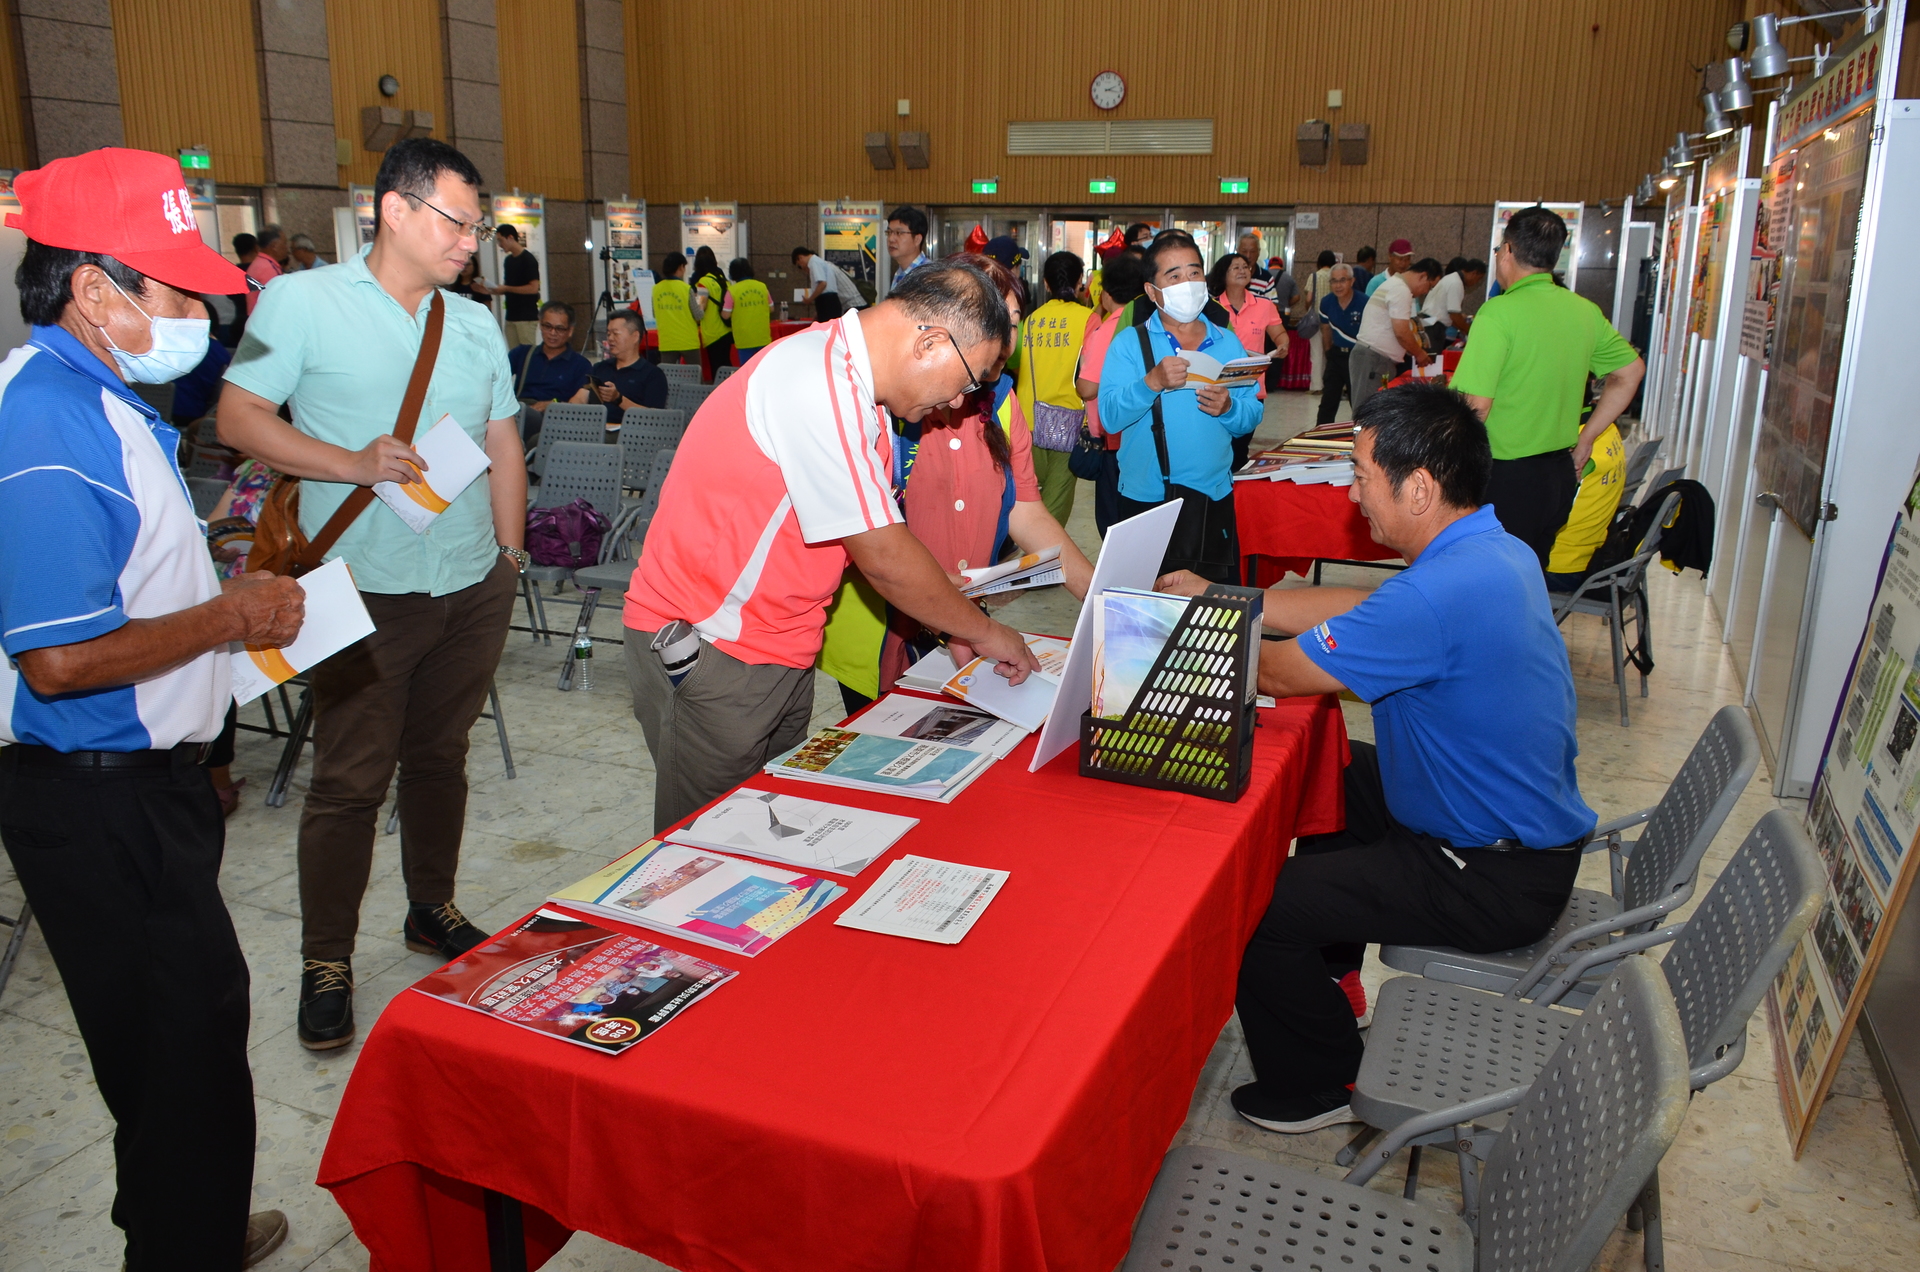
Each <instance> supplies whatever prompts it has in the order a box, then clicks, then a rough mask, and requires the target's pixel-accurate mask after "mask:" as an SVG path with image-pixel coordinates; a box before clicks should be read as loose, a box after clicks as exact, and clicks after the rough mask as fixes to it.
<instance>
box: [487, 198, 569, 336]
mask: <svg viewBox="0 0 1920 1272" xmlns="http://www.w3.org/2000/svg"><path fill="white" fill-rule="evenodd" d="M490 204H491V207H490V211H489V213H488V216H489V219H490V220H492V222H493V223H494V225H496V226H501V225H511V226H512V227H513V228H514V229H516V230H518V231H519V232H520V241H521V242H522V243H525V244H526V245H527V250H528V251H529V252H532V253H533V259H534V260H536V261H538V262H539V263H540V298H541V299H542V300H545V299H546V298H547V297H549V296H551V295H553V292H552V291H551V290H550V289H551V288H552V286H553V282H552V279H553V276H552V275H551V274H549V273H548V272H547V199H546V196H545V195H542V194H521V193H519V192H517V191H516V192H514V193H513V194H496V195H494V196H493V197H492V199H491V200H490ZM491 247H492V249H493V267H492V269H491V270H490V271H489V270H486V269H482V271H481V276H482V277H484V278H486V280H487V281H488V282H490V283H493V284H496V285H498V284H500V283H501V282H503V281H505V280H504V279H503V277H502V275H501V269H502V268H503V266H502V262H504V261H505V260H506V259H507V251H506V249H505V248H503V247H501V246H500V239H499V236H498V235H495V236H494V238H493V241H492V243H491ZM505 300H506V298H505V297H501V301H502V302H503V303H502V304H501V305H500V306H499V308H498V311H497V312H498V314H499V318H500V321H501V322H502V323H505V322H506V320H507V319H506V313H507V307H506V305H505V303H504V302H505Z"/></svg>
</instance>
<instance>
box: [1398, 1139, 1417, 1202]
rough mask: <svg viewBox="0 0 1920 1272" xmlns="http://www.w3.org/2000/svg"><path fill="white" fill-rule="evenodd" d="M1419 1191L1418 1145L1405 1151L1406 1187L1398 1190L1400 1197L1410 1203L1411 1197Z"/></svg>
mask: <svg viewBox="0 0 1920 1272" xmlns="http://www.w3.org/2000/svg"><path fill="white" fill-rule="evenodd" d="M1419 1191H1420V1146H1419V1145H1418V1144H1415V1145H1414V1146H1413V1147H1412V1148H1409V1149H1408V1150H1407V1185H1406V1187H1404V1188H1402V1189H1401V1190H1400V1195H1401V1196H1402V1197H1405V1198H1406V1199H1407V1200H1408V1201H1412V1200H1413V1195H1414V1194H1415V1193H1417V1192H1419Z"/></svg>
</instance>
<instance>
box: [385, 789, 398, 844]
mask: <svg viewBox="0 0 1920 1272" xmlns="http://www.w3.org/2000/svg"><path fill="white" fill-rule="evenodd" d="M399 830H400V796H399V795H398V794H395V795H394V797H393V811H392V812H390V813H388V814H387V833H388V834H389V835H392V834H396V833H398V832H399Z"/></svg>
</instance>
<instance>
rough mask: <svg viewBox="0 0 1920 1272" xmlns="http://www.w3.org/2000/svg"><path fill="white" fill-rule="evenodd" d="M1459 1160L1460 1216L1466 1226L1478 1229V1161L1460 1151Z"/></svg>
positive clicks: (1469, 1154)
mask: <svg viewBox="0 0 1920 1272" xmlns="http://www.w3.org/2000/svg"><path fill="white" fill-rule="evenodd" d="M1458 1156H1459V1158H1460V1216H1461V1218H1463V1219H1465V1220H1466V1221H1467V1226H1469V1227H1478V1226H1479V1223H1480V1160H1479V1159H1478V1158H1477V1157H1474V1156H1473V1155H1472V1154H1471V1153H1468V1152H1466V1151H1464V1150H1463V1151H1461V1152H1459V1153H1458Z"/></svg>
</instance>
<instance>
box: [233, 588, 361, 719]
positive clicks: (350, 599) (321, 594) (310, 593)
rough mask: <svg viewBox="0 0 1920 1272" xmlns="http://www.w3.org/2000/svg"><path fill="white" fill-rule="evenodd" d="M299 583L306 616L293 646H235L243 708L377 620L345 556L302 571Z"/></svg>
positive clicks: (236, 691) (236, 696)
mask: <svg viewBox="0 0 1920 1272" xmlns="http://www.w3.org/2000/svg"><path fill="white" fill-rule="evenodd" d="M298 582H299V584H300V590H301V591H303V592H305V593H306V594H307V595H306V609H307V617H306V621H305V622H304V623H302V624H301V625H300V633H299V635H297V636H295V637H294V638H293V643H292V644H290V645H286V646H283V647H282V648H279V649H267V648H265V647H264V646H261V645H242V644H240V643H239V642H235V643H234V645H233V646H232V651H233V652H232V659H233V700H234V702H236V703H238V704H239V705H240V706H243V707H244V706H246V705H247V704H248V703H249V702H252V701H253V700H254V699H255V698H258V697H259V696H260V695H261V694H263V693H265V692H266V691H267V690H269V689H271V688H273V687H274V686H275V685H281V684H285V683H286V682H287V681H289V680H291V679H293V678H294V677H295V676H297V675H299V674H300V673H301V672H303V671H307V670H310V669H311V668H314V667H317V666H319V665H320V664H321V663H323V662H325V661H326V660H327V659H329V658H331V657H333V655H335V654H337V653H339V652H340V651H341V650H343V649H345V648H346V647H347V646H348V645H351V644H353V642H355V641H357V640H360V639H362V638H363V637H367V636H371V635H372V634H373V618H372V616H371V615H369V614H368V613H367V605H366V602H365V601H362V600H361V599H360V589H359V588H358V587H356V586H354V582H353V571H352V570H350V569H349V568H347V562H346V558H345V557H335V558H334V559H333V560H331V561H329V562H327V563H326V564H325V565H323V566H321V567H320V568H319V569H317V570H312V571H309V572H308V573H306V574H303V575H301V576H300V578H299V580H298Z"/></svg>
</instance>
